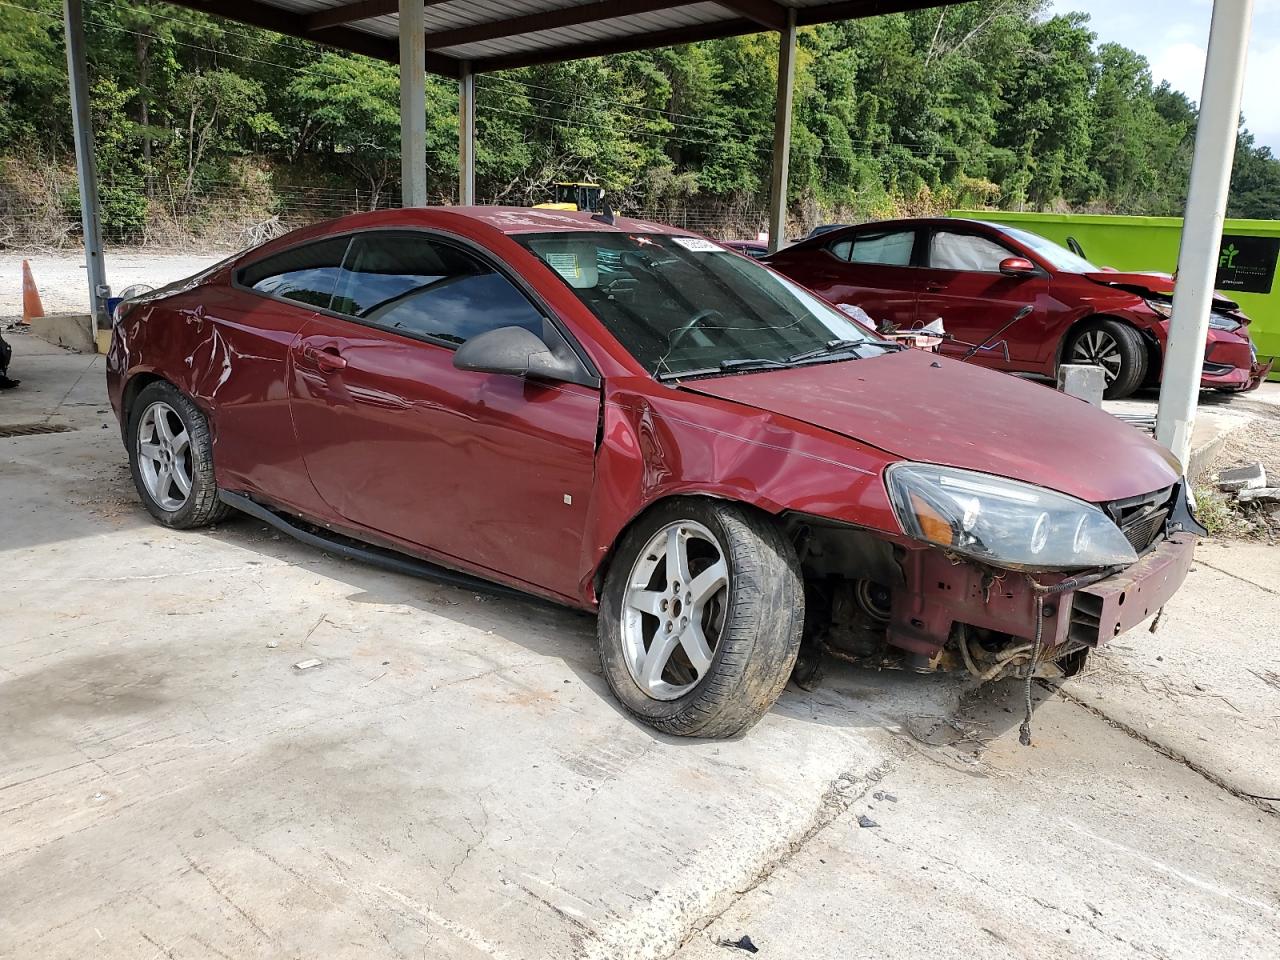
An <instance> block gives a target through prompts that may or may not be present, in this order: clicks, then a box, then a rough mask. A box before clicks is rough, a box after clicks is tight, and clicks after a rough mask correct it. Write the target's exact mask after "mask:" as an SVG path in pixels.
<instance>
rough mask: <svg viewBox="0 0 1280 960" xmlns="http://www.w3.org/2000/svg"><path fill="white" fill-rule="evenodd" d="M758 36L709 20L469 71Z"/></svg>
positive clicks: (745, 25) (483, 63) (500, 60)
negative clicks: (723, 38) (700, 41)
mask: <svg viewBox="0 0 1280 960" xmlns="http://www.w3.org/2000/svg"><path fill="white" fill-rule="evenodd" d="M759 32H760V25H759V24H758V23H756V22H755V21H753V20H744V19H735V20H713V21H712V22H710V23H698V24H694V25H693V26H689V27H672V28H670V29H666V30H655V31H654V32H653V33H631V34H627V35H626V36H622V37H610V38H608V39H606V40H592V41H590V42H588V43H579V44H577V45H575V46H570V47H539V48H538V49H537V50H529V51H525V52H521V53H513V54H509V55H504V56H501V57H489V58H487V59H485V60H475V61H473V62H472V64H471V69H472V70H474V71H475V72H476V73H491V72H493V71H495V70H514V69H515V68H517V67H532V66H537V65H538V64H542V63H564V62H565V61H567V60H579V59H584V58H586V57H605V56H608V55H609V54H612V53H630V52H631V51H633V50H654V49H656V48H658V47H672V46H675V45H676V44H680V43H693V42H694V41H696V40H718V39H720V38H722V37H737V36H741V35H742V34H744V33H759Z"/></svg>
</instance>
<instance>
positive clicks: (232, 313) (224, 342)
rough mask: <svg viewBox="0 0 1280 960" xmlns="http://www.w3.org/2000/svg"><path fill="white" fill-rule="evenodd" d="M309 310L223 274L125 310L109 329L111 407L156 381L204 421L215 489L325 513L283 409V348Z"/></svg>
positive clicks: (285, 388)
mask: <svg viewBox="0 0 1280 960" xmlns="http://www.w3.org/2000/svg"><path fill="white" fill-rule="evenodd" d="M311 316H312V313H311V311H309V310H307V309H305V308H303V307H297V306H292V305H289V304H283V303H280V302H277V301H274V300H269V299H267V298H264V297H258V296H256V295H253V294H249V293H246V292H244V291H241V290H238V289H236V288H234V287H233V286H231V284H230V271H229V270H228V271H225V272H223V273H222V274H220V275H219V276H217V277H215V278H212V279H210V280H209V281H207V282H205V283H202V284H200V285H198V286H195V287H193V288H191V289H188V290H183V291H181V292H178V293H176V294H173V295H170V296H168V297H165V298H163V299H160V300H156V301H152V302H148V303H143V304H140V305H139V306H137V307H135V308H134V309H133V310H131V311H130V312H129V314H128V315H127V316H126V317H125V318H124V320H123V321H122V322H121V323H120V324H118V325H117V326H116V328H115V330H114V333H113V336H112V342H111V349H110V352H109V354H108V360H107V369H108V382H109V389H110V392H111V397H112V405H113V406H114V407H115V409H116V412H117V416H119V417H120V418H121V424H122V426H125V419H124V418H125V417H127V415H128V411H126V410H124V409H123V401H124V399H125V398H126V397H127V396H128V395H129V393H130V392H131V391H130V390H129V384H130V382H131V381H133V380H134V378H136V377H138V376H140V375H148V376H158V377H160V378H162V379H164V380H167V381H169V382H170V383H172V384H173V385H174V386H175V387H177V388H178V389H179V390H181V391H182V392H183V393H184V394H186V395H187V396H188V397H190V398H191V399H192V400H193V401H194V402H195V403H196V404H197V405H198V406H199V407H200V408H201V410H203V411H204V413H205V415H206V416H207V417H208V419H209V424H210V431H211V434H212V437H213V444H214V462H215V470H216V476H217V482H218V485H219V486H220V487H224V488H227V489H233V490H239V491H254V492H260V493H264V494H268V495H270V496H272V497H273V498H274V499H277V500H280V501H281V502H283V503H286V504H290V505H293V506H296V507H298V508H299V509H301V510H305V511H307V512H310V513H316V512H317V511H318V510H321V509H322V504H321V503H320V501H319V498H318V497H317V495H316V493H315V491H314V489H313V488H312V487H311V484H310V481H309V480H307V479H306V471H305V470H304V468H303V465H302V461H301V458H300V455H299V450H298V446H297V443H296V440H295V435H294V430H293V424H292V420H291V417H290V412H289V393H288V377H289V370H290V353H289V351H290V346H291V345H292V344H293V342H294V340H296V339H297V336H298V333H299V331H300V330H301V328H302V326H303V325H304V324H305V323H306V322H307V321H308V320H309V319H310V317H311Z"/></svg>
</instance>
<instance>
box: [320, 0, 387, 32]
mask: <svg viewBox="0 0 1280 960" xmlns="http://www.w3.org/2000/svg"><path fill="white" fill-rule="evenodd" d="M399 10H400V0H359V2H358V3H347V4H343V5H342V6H340V7H330V8H328V9H327V10H317V11H316V12H315V13H309V14H307V15H306V16H305V17H304V19H303V24H304V25H305V26H306V28H307V29H308V30H327V29H328V28H329V27H339V26H342V25H343V24H344V23H356V22H357V21H360V20H370V19H372V18H373V17H385V16H387V15H388V14H392V13H398V12H399Z"/></svg>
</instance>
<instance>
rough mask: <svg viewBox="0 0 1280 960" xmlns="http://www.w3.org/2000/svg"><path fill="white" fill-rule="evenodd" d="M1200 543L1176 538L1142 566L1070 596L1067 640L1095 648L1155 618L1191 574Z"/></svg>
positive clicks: (1185, 537)
mask: <svg viewBox="0 0 1280 960" xmlns="http://www.w3.org/2000/svg"><path fill="white" fill-rule="evenodd" d="M1195 545H1196V538H1195V537H1194V536H1193V535H1192V534H1189V533H1175V534H1174V535H1173V536H1172V537H1170V538H1169V539H1167V540H1165V541H1163V542H1162V543H1160V544H1159V545H1158V546H1157V547H1156V548H1155V549H1153V550H1152V551H1151V552H1150V553H1148V554H1147V555H1146V556H1144V557H1142V558H1141V559H1139V560H1138V562H1137V563H1135V564H1133V565H1132V566H1130V567H1127V568H1126V569H1125V570H1123V571H1121V572H1120V573H1117V574H1116V575H1115V576H1112V577H1108V578H1107V579H1105V580H1101V581H1099V582H1098V583H1095V584H1093V585H1092V586H1089V587H1085V588H1083V589H1082V590H1078V591H1076V592H1075V593H1074V594H1072V595H1071V613H1070V619H1069V621H1068V624H1067V639H1068V640H1069V641H1070V642H1072V643H1083V644H1087V645H1089V646H1091V647H1096V646H1098V645H1099V644H1102V643H1106V642H1107V641H1109V640H1113V639H1115V638H1116V637H1118V636H1120V634H1122V633H1124V632H1126V631H1128V630H1132V629H1133V628H1134V627H1136V626H1137V625H1138V624H1140V623H1141V622H1142V621H1143V620H1146V619H1147V618H1148V617H1153V616H1155V615H1156V614H1157V613H1158V612H1159V611H1160V608H1161V607H1163V606H1164V605H1165V604H1166V603H1167V602H1168V601H1169V598H1170V597H1172V596H1173V595H1174V593H1176V592H1177V590H1178V588H1179V587H1180V586H1182V581H1183V580H1185V579H1186V578H1187V572H1188V571H1189V570H1190V569H1191V560H1192V556H1193V555H1194V553H1195Z"/></svg>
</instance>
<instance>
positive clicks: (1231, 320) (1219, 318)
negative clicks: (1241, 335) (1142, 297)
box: [1145, 300, 1243, 333]
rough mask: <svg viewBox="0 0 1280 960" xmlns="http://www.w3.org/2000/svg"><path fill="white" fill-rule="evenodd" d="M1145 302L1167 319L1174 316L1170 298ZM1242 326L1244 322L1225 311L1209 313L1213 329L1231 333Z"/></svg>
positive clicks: (1210, 326) (1210, 324) (1210, 325)
mask: <svg viewBox="0 0 1280 960" xmlns="http://www.w3.org/2000/svg"><path fill="white" fill-rule="evenodd" d="M1145 302H1146V304H1147V306H1148V307H1150V308H1151V309H1152V311H1154V312H1155V313H1158V314H1160V316H1162V317H1164V318H1165V319H1166V320H1169V319H1171V318H1172V317H1173V304H1172V303H1171V302H1169V301H1168V300H1147V301H1145ZM1241 326H1243V324H1241V323H1240V321H1239V320H1237V319H1235V317H1231V316H1228V315H1227V314H1225V313H1219V312H1218V311H1217V310H1214V311H1212V312H1211V313H1210V314H1209V328H1210V329H1211V330H1225V331H1226V332H1228V333H1230V332H1231V331H1232V330H1239V329H1240V327H1241Z"/></svg>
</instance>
